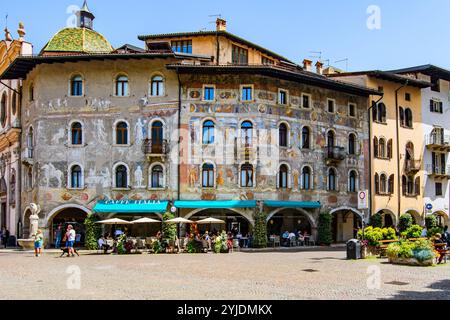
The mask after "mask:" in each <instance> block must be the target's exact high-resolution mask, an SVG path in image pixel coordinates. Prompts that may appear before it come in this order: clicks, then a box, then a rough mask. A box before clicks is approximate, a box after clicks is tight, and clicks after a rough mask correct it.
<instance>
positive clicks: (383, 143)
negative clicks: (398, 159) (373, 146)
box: [378, 138, 386, 159]
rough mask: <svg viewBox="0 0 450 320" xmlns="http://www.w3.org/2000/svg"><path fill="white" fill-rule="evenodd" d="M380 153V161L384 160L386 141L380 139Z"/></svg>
mask: <svg viewBox="0 0 450 320" xmlns="http://www.w3.org/2000/svg"><path fill="white" fill-rule="evenodd" d="M378 144H379V148H380V151H379V152H378V156H379V157H380V158H382V159H384V158H386V140H384V139H383V138H380V140H379V142H378Z"/></svg>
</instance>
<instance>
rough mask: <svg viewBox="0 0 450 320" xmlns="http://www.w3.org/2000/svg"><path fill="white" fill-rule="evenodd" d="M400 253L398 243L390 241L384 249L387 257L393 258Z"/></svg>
mask: <svg viewBox="0 0 450 320" xmlns="http://www.w3.org/2000/svg"><path fill="white" fill-rule="evenodd" d="M399 253H400V244H399V243H391V244H390V245H389V246H388V247H387V249H386V255H387V257H388V258H389V259H395V258H397V257H398V255H399Z"/></svg>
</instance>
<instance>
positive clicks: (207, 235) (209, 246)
mask: <svg viewBox="0 0 450 320" xmlns="http://www.w3.org/2000/svg"><path fill="white" fill-rule="evenodd" d="M203 240H205V241H206V242H207V244H208V250H211V237H210V236H209V233H208V231H206V232H205V234H204V235H203Z"/></svg>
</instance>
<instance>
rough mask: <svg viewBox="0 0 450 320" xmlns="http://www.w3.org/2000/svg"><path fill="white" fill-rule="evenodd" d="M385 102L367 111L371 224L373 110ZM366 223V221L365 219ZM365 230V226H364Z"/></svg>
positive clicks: (372, 106)
mask: <svg viewBox="0 0 450 320" xmlns="http://www.w3.org/2000/svg"><path fill="white" fill-rule="evenodd" d="M381 100H383V96H381V98H380V99H378V100H377V101H375V102H374V103H372V105H371V106H370V107H369V108H368V109H367V119H369V199H370V200H369V222H370V218H371V217H372V211H373V202H372V176H373V173H372V120H373V119H372V109H373V108H374V107H376V106H377V105H378V103H379V102H380V101H381ZM363 223H364V219H363ZM363 230H364V226H363Z"/></svg>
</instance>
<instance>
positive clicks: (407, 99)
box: [405, 92, 411, 101]
mask: <svg viewBox="0 0 450 320" xmlns="http://www.w3.org/2000/svg"><path fill="white" fill-rule="evenodd" d="M405 101H411V94H410V93H408V92H407V93H405Z"/></svg>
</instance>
